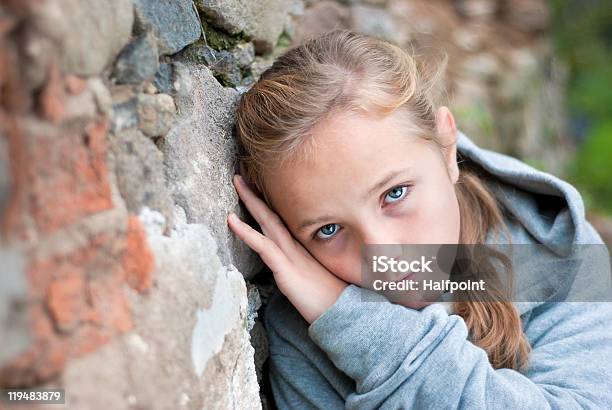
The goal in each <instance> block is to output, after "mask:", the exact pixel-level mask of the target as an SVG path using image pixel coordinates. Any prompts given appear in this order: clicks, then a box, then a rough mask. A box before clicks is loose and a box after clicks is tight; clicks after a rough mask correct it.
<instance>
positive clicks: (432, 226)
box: [419, 181, 460, 243]
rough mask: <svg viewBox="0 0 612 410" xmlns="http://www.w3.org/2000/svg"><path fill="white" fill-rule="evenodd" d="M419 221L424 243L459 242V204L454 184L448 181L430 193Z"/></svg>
mask: <svg viewBox="0 0 612 410" xmlns="http://www.w3.org/2000/svg"><path fill="white" fill-rule="evenodd" d="M434 186H435V185H434ZM419 220H420V221H421V224H420V231H421V234H422V241H421V242H422V243H457V242H458V239H459V226H460V220H459V204H458V202H457V196H456V195H455V190H454V186H453V185H452V184H449V182H448V181H446V183H445V184H444V185H438V188H436V189H432V190H431V192H429V193H428V196H427V199H426V200H425V201H423V203H422V206H420V207H419Z"/></svg>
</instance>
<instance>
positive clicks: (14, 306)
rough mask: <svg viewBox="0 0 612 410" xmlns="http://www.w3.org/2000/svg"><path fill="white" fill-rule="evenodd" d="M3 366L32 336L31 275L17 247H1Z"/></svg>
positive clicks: (0, 290) (0, 296)
mask: <svg viewBox="0 0 612 410" xmlns="http://www.w3.org/2000/svg"><path fill="white" fill-rule="evenodd" d="M0 260H2V265H3V266H2V275H0V323H1V324H2V349H0V367H2V366H3V365H4V364H6V363H7V362H8V361H10V360H11V359H13V358H14V357H15V356H16V355H18V354H19V353H21V352H22V351H23V350H24V349H25V348H26V347H27V346H28V345H29V344H30V340H31V335H30V328H29V324H28V316H27V313H28V312H27V308H26V302H27V278H26V274H25V269H24V265H25V263H24V257H23V255H22V254H21V252H19V251H18V250H17V249H12V248H8V247H0Z"/></svg>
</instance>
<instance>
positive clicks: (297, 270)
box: [227, 175, 348, 323]
mask: <svg viewBox="0 0 612 410" xmlns="http://www.w3.org/2000/svg"><path fill="white" fill-rule="evenodd" d="M233 182H234V186H235V188H236V190H237V191H238V195H239V196H240V199H242V201H243V202H244V204H245V205H246V207H247V209H248V210H249V212H250V213H251V215H253V217H254V218H255V220H256V221H257V222H258V223H259V226H261V229H262V231H263V235H262V234H261V233H259V232H257V231H256V230H255V229H253V228H252V227H250V226H249V225H248V224H246V223H245V222H243V221H241V220H240V218H238V216H236V215H235V214H234V213H230V214H229V216H228V219H227V220H228V224H229V226H230V228H231V229H232V231H233V232H234V233H235V234H236V235H238V237H239V238H240V239H242V240H243V241H244V242H245V243H246V244H247V245H248V246H249V247H250V248H251V249H253V250H254V251H255V252H257V253H258V254H259V256H260V257H261V259H262V260H263V262H264V263H265V264H266V265H267V266H268V267H269V268H270V270H272V273H273V274H274V279H275V280H276V284H277V285H278V288H279V290H280V291H281V292H282V293H283V294H284V295H285V296H287V298H288V299H289V301H290V302H291V303H292V304H293V305H294V306H295V308H296V309H297V310H298V311H299V312H300V314H301V315H302V316H303V317H304V319H306V320H307V321H308V322H309V323H312V322H314V321H315V320H316V319H317V318H318V317H319V316H320V315H321V314H322V313H323V312H325V311H326V310H327V309H328V308H329V307H331V305H333V304H334V302H335V301H336V300H337V299H338V296H340V293H342V291H343V290H344V288H345V287H346V286H348V284H347V283H346V282H344V281H343V280H341V279H339V278H338V277H336V276H334V275H333V274H332V273H331V272H330V271H329V270H327V269H326V268H325V267H324V266H323V265H321V264H320V263H319V261H317V260H316V259H315V258H314V257H313V256H312V255H311V254H310V253H309V252H308V251H307V250H306V249H305V248H304V247H303V246H302V244H301V243H299V242H298V241H297V240H296V239H295V238H294V237H293V236H292V235H291V233H290V232H289V230H288V229H287V228H286V227H285V225H284V224H283V222H282V220H281V219H280V217H279V216H278V215H277V214H276V213H275V212H273V211H272V210H271V209H270V208H269V207H268V206H267V205H266V203H265V202H264V201H263V200H261V199H260V198H259V197H258V196H257V195H256V194H255V192H253V191H252V190H251V189H250V188H249V187H248V186H247V184H246V183H245V182H244V179H243V178H242V177H241V176H240V175H234V179H233Z"/></svg>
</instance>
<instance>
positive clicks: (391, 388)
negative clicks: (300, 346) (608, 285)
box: [308, 285, 612, 409]
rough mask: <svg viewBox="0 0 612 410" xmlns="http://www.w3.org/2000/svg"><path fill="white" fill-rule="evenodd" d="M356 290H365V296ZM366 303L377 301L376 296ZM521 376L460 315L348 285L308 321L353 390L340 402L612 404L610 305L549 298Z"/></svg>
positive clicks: (359, 405) (533, 322)
mask: <svg viewBox="0 0 612 410" xmlns="http://www.w3.org/2000/svg"><path fill="white" fill-rule="evenodd" d="M360 292H370V293H371V294H372V295H369V296H368V301H362V298H361V295H360ZM371 300H376V301H375V302H372V301H371ZM525 332H526V334H527V337H528V339H529V340H530V342H531V345H532V349H533V350H532V353H531V355H530V364H529V367H528V369H527V370H526V372H525V373H521V372H518V371H515V370H511V369H497V370H496V369H494V368H493V367H492V366H491V364H490V363H489V360H488V357H487V354H486V352H485V351H484V350H483V349H481V348H479V347H477V346H476V345H474V344H473V343H471V342H470V341H469V340H468V339H467V336H468V331H467V328H466V325H465V322H464V321H463V319H462V318H461V317H460V316H458V315H449V314H448V313H446V311H445V310H444V309H443V308H442V307H441V306H438V305H430V306H427V307H426V308H424V309H422V310H420V311H418V310H414V309H409V308H406V307H403V306H400V305H397V304H393V303H391V302H389V301H388V300H387V299H386V298H385V297H384V296H382V295H379V294H377V293H375V292H372V291H370V290H367V289H362V288H359V287H357V286H355V285H349V286H348V287H347V288H346V289H345V290H344V291H343V293H342V294H341V295H340V297H339V298H338V300H337V301H336V302H335V303H334V305H332V306H331V307H330V308H329V309H328V310H327V311H326V312H325V313H323V314H322V315H321V316H320V317H319V318H318V319H317V320H315V321H314V322H313V323H312V324H311V325H310V326H309V328H308V334H309V336H310V337H311V339H312V340H313V341H314V342H315V343H316V344H317V345H318V346H319V347H320V348H321V349H322V350H323V351H325V352H326V353H327V355H328V356H329V358H330V360H331V361H332V362H333V363H334V365H335V366H336V367H338V369H340V370H341V371H342V372H344V373H345V374H347V375H348V376H349V377H351V378H352V379H353V380H354V381H355V383H356V388H355V391H354V392H353V393H351V394H349V395H348V397H347V399H346V408H352V409H374V408H383V409H391V408H393V409H396V408H419V409H422V408H423V409H425V408H432V409H439V408H525V409H551V408H564V409H569V408H585V407H586V408H612V365H611V362H610V360H609V357H611V356H612V304H611V303H607V302H601V303H567V302H560V303H547V304H543V305H541V306H540V307H538V308H536V309H534V310H533V311H532V312H531V317H530V320H529V323H528V325H527V328H526V329H525Z"/></svg>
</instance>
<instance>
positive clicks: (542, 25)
mask: <svg viewBox="0 0 612 410" xmlns="http://www.w3.org/2000/svg"><path fill="white" fill-rule="evenodd" d="M506 14H507V19H508V21H510V23H511V24H513V25H514V26H516V27H518V28H519V29H521V30H523V31H525V32H528V33H529V32H531V33H537V32H542V31H544V30H546V28H547V27H548V24H549V20H550V13H549V6H548V4H547V2H545V1H539V0H513V1H512V3H511V4H510V5H509V6H508V7H506Z"/></svg>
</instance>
